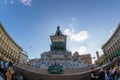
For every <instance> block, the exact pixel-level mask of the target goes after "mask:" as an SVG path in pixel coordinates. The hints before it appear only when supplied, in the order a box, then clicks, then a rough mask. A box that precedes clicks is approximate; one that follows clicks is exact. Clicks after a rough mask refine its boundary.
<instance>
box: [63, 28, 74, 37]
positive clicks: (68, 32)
mask: <svg viewBox="0 0 120 80" xmlns="http://www.w3.org/2000/svg"><path fill="white" fill-rule="evenodd" d="M73 32H74V29H66V30H65V31H64V33H65V34H66V35H68V36H71V35H72V34H73Z"/></svg>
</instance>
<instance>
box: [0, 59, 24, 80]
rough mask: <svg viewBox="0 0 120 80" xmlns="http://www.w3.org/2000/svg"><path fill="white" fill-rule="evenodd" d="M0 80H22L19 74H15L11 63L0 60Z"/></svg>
mask: <svg viewBox="0 0 120 80" xmlns="http://www.w3.org/2000/svg"><path fill="white" fill-rule="evenodd" d="M0 80H24V78H23V76H22V75H21V74H20V73H17V72H15V70H14V66H13V63H12V62H11V61H5V60H2V59H1V58H0Z"/></svg>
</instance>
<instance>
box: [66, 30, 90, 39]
mask: <svg viewBox="0 0 120 80" xmlns="http://www.w3.org/2000/svg"><path fill="white" fill-rule="evenodd" d="M64 33H65V34H66V35H68V36H69V37H70V39H71V40H74V41H83V40H86V39H87V38H88V32H87V31H84V30H82V31H80V32H79V33H74V29H66V30H65V31H64Z"/></svg>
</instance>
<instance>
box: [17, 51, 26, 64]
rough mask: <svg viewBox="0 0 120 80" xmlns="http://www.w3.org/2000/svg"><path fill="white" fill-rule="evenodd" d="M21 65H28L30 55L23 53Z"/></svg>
mask: <svg viewBox="0 0 120 80" xmlns="http://www.w3.org/2000/svg"><path fill="white" fill-rule="evenodd" d="M19 63H20V64H27V63H28V55H27V53H26V52H25V51H22V53H21V54H20V60H19Z"/></svg>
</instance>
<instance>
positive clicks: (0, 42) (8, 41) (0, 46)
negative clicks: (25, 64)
mask: <svg viewBox="0 0 120 80" xmlns="http://www.w3.org/2000/svg"><path fill="white" fill-rule="evenodd" d="M21 53H22V48H21V47H20V46H19V45H18V44H17V43H16V42H15V41H14V40H13V39H12V38H11V37H10V36H9V34H8V33H7V32H6V30H5V29H4V28H3V26H2V24H1V23H0V58H2V59H4V60H7V61H11V62H13V63H15V64H18V63H19V58H20V54H21Z"/></svg>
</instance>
